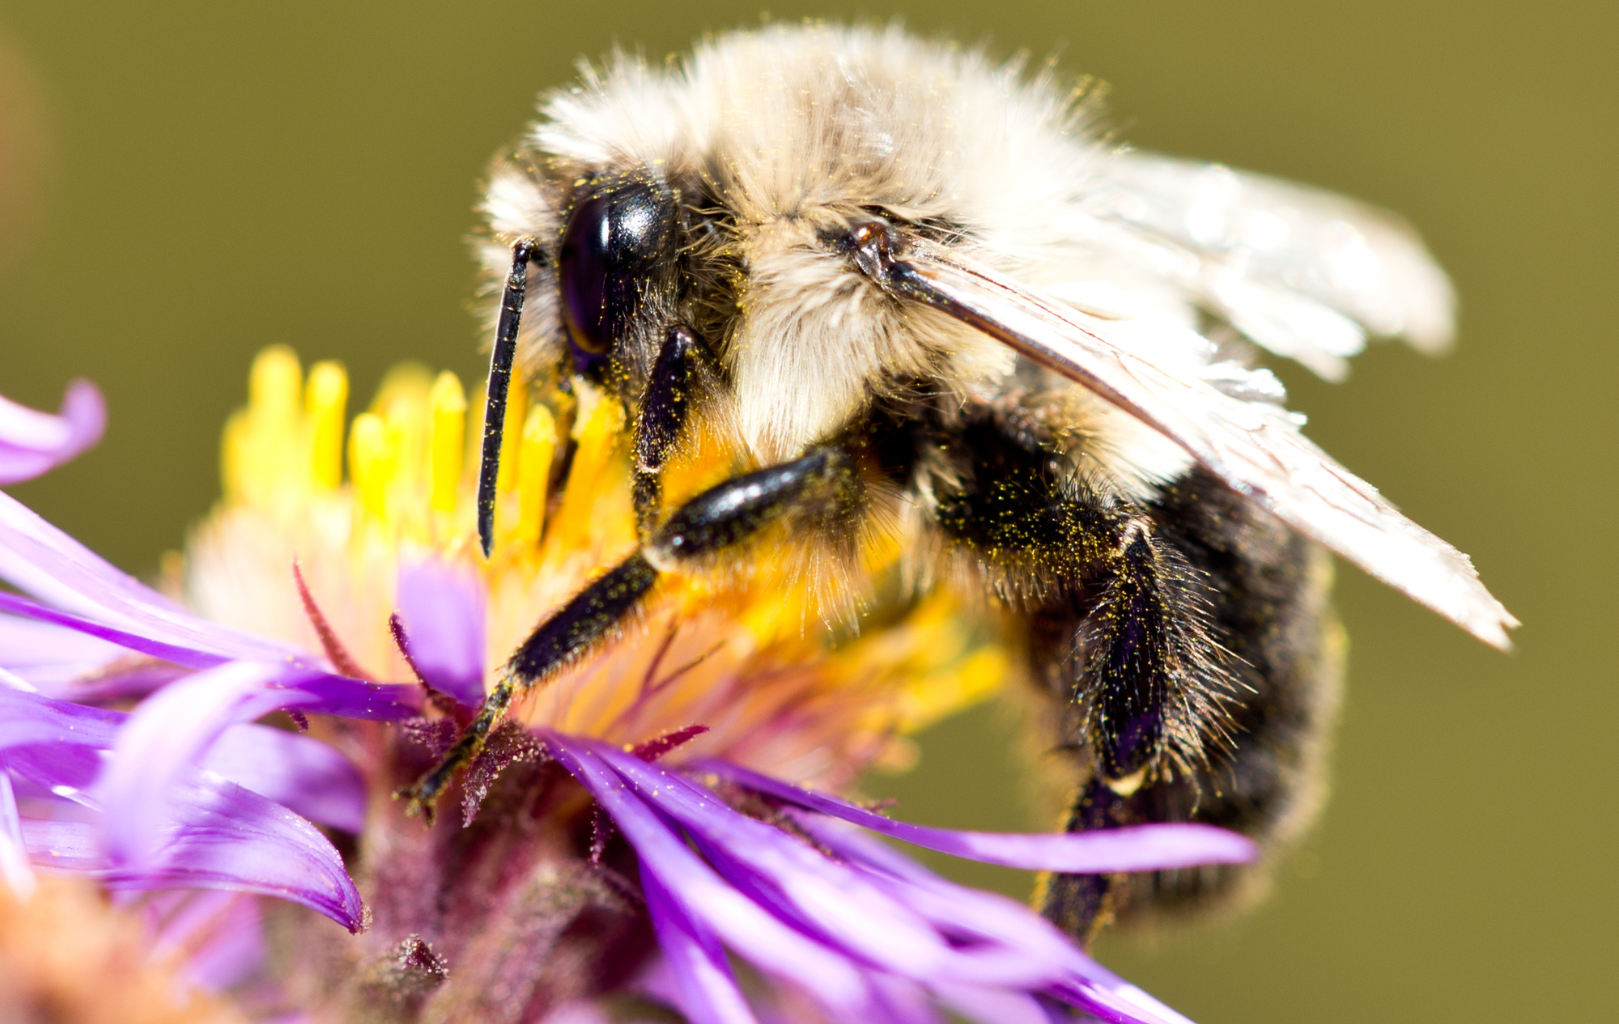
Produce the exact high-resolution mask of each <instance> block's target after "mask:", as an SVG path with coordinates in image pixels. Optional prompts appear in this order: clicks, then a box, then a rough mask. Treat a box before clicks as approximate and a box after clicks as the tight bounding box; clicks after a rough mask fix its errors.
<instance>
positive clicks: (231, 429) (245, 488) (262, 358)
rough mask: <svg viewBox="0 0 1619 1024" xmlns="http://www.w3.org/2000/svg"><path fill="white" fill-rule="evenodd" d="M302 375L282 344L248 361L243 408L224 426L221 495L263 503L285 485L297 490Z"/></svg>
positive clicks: (299, 482) (299, 485)
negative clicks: (249, 365) (223, 493)
mask: <svg viewBox="0 0 1619 1024" xmlns="http://www.w3.org/2000/svg"><path fill="white" fill-rule="evenodd" d="M302 390H303V372H302V371H301V370H300V369H299V367H298V357H297V355H296V354H294V353H293V351H292V349H290V348H287V347H286V346H285V345H272V346H271V347H269V348H267V349H265V350H264V351H262V352H260V353H259V354H258V357H257V358H256V359H254V360H253V369H252V371H251V372H250V374H249V376H248V385H247V393H248V404H247V408H246V409H244V410H241V411H240V412H238V413H236V415H234V416H232V417H231V418H230V420H229V421H227V422H226V424H225V444H224V458H223V459H222V461H221V466H220V469H221V474H222V476H223V477H224V482H225V493H226V494H229V495H232V496H233V497H235V498H236V499H237V500H240V501H255V502H257V501H266V500H269V499H271V498H273V497H274V496H275V495H277V494H279V493H283V492H284V491H285V489H286V488H287V487H288V486H289V485H291V486H293V487H301V485H302V483H303V480H302V475H301V473H300V472H299V470H301V469H302V467H301V466H299V465H298V453H299V450H300V447H301V444H300V442H301V441H302V435H301V433H300V429H299V428H300V426H301V423H300V418H299V408H298V407H299V393H300V392H301V391H302Z"/></svg>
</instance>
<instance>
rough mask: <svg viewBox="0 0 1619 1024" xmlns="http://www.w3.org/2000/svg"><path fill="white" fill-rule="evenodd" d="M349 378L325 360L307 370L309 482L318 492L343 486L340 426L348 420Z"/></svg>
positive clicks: (305, 398) (306, 405)
mask: <svg viewBox="0 0 1619 1024" xmlns="http://www.w3.org/2000/svg"><path fill="white" fill-rule="evenodd" d="M348 402H349V375H348V373H347V372H346V371H344V369H343V364H342V363H339V362H337V361H335V360H331V359H328V360H325V361H323V362H319V363H316V364H315V365H314V366H311V367H310V368H309V383H308V384H306V385H305V386H304V423H305V426H306V429H307V430H308V431H309V479H310V483H311V484H312V485H313V486H314V487H315V488H316V489H317V490H327V491H335V490H336V489H337V488H338V486H339V485H340V484H341V483H342V482H343V422H344V420H346V419H347V418H348Z"/></svg>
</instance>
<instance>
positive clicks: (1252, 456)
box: [856, 242, 1518, 649]
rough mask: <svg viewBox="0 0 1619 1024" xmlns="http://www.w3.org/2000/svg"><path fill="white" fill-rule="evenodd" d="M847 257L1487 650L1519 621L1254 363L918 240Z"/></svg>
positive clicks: (1463, 560) (1502, 643)
mask: <svg viewBox="0 0 1619 1024" xmlns="http://www.w3.org/2000/svg"><path fill="white" fill-rule="evenodd" d="M856 259H857V262H858V263H859V265H860V266H861V267H862V269H863V270H865V272H866V273H868V274H870V275H871V276H872V277H874V278H875V279H876V280H878V281H879V282H880V283H882V284H883V285H884V286H885V287H887V288H888V289H889V290H890V291H892V292H894V293H896V294H898V295H900V296H902V297H905V298H910V299H916V300H920V301H923V302H926V303H928V304H929V305H931V306H934V307H936V308H938V309H940V310H943V311H944V312H946V313H948V314H949V315H951V316H953V317H955V318H956V319H959V320H962V321H964V322H966V323H969V324H971V325H973V326H975V327H977V328H978V329H980V330H982V331H984V332H985V333H987V334H990V335H992V336H993V337H996V338H998V339H1000V340H1001V341H1003V342H1005V343H1007V344H1008V345H1010V346H1012V347H1013V348H1015V349H1017V350H1018V351H1019V352H1020V353H1022V354H1023V355H1024V356H1026V357H1028V358H1029V359H1032V360H1034V361H1035V362H1037V363H1040V364H1041V365H1044V366H1046V367H1048V368H1050V369H1052V370H1054V371H1056V372H1057V373H1060V374H1062V375H1063V376H1065V377H1068V378H1069V379H1071V380H1074V381H1077V382H1078V383H1080V384H1083V385H1085V386H1086V387H1088V388H1090V389H1092V390H1093V391H1096V392H1097V393H1098V394H1100V395H1102V396H1103V397H1105V398H1107V399H1108V400H1110V401H1112V402H1114V403H1116V404H1117V405H1119V406H1120V407H1122V408H1124V409H1126V410H1129V411H1130V412H1131V413H1133V414H1135V415H1136V416H1138V417H1140V418H1141V419H1142V420H1144V421H1145V422H1147V423H1148V424H1150V425H1152V426H1153V427H1155V428H1156V429H1158V430H1159V431H1161V432H1162V433H1164V434H1165V435H1167V436H1168V437H1170V438H1173V439H1174V440H1175V441H1177V442H1178V443H1180V444H1181V445H1182V446H1183V447H1185V448H1186V450H1187V451H1189V452H1191V454H1192V455H1193V456H1194V457H1196V458H1197V460H1198V461H1199V462H1201V463H1202V464H1203V465H1204V466H1207V467H1208V468H1209V469H1210V470H1212V471H1213V472H1214V473H1216V474H1218V475H1219V476H1220V477H1221V478H1222V479H1223V480H1225V482H1226V483H1228V484H1229V485H1230V486H1232V487H1233V488H1236V489H1237V490H1239V491H1241V492H1243V493H1246V494H1249V495H1252V496H1253V497H1254V498H1255V499H1257V500H1258V501H1260V502H1261V503H1262V504H1263V505H1265V507H1267V508H1269V509H1270V510H1271V511H1272V512H1274V513H1275V514H1276V515H1277V516H1279V517H1280V518H1281V519H1283V520H1284V521H1286V522H1287V523H1289V524H1291V525H1292V526H1293V527H1295V528H1296V529H1298V530H1300V531H1302V532H1303V533H1305V534H1308V535H1309V536H1311V537H1314V538H1315V539H1316V540H1318V541H1320V542H1321V543H1323V544H1325V545H1327V546H1328V547H1330V548H1332V549H1333V550H1334V551H1337V552H1338V553H1339V554H1341V555H1343V556H1344V557H1345V558H1348V559H1349V560H1350V561H1352V562H1354V563H1355V564H1357V565H1359V566H1360V567H1361V568H1363V569H1365V570H1366V571H1367V572H1369V573H1371V574H1372V575H1373V576H1376V577H1377V578H1378V579H1381V580H1383V581H1384V582H1386V583H1388V584H1390V585H1391V586H1394V587H1397V588H1399V589H1400V590H1403V591H1405V592H1406V593H1407V594H1409V595H1410V596H1411V597H1413V598H1415V599H1416V600H1418V601H1420V602H1422V603H1423V604H1425V605H1427V606H1428V607H1430V608H1432V609H1433V610H1435V611H1437V612H1439V613H1440V614H1441V615H1444V616H1445V617H1446V618H1449V619H1451V620H1453V621H1454V622H1456V623H1457V624H1458V625H1460V626H1461V627H1462V628H1464V629H1466V630H1467V631H1468V632H1470V633H1472V634H1473V635H1474V636H1477V637H1478V638H1479V639H1481V640H1484V641H1485V642H1486V643H1490V644H1493V645H1494V646H1496V647H1500V648H1503V649H1505V648H1507V647H1509V646H1510V641H1509V640H1508V639H1507V633H1506V631H1507V629H1509V628H1511V627H1514V626H1516V625H1517V624H1518V622H1517V620H1516V619H1514V618H1513V617H1512V615H1511V614H1510V613H1509V612H1508V611H1507V610H1506V609H1505V608H1504V607H1502V605H1501V603H1500V602H1499V601H1497V600H1496V599H1495V598H1494V597H1493V596H1491V594H1490V592H1489V591H1488V590H1486V589H1485V588H1484V585H1483V584H1482V583H1481V582H1479V578H1478V574H1477V573H1476V572H1475V571H1474V569H1473V564H1472V562H1470V561H1469V560H1468V558H1467V556H1466V555H1464V554H1462V553H1461V552H1460V551H1457V550H1456V549H1455V548H1453V547H1451V546H1450V545H1449V544H1446V543H1445V542H1444V541H1442V540H1440V539H1439V538H1438V537H1436V536H1434V535H1433V534H1431V533H1429V532H1428V531H1427V530H1424V529H1423V528H1422V527H1420V526H1418V525H1417V524H1416V523H1413V522H1412V521H1411V520H1409V519H1407V518H1406V517H1405V516H1403V515H1401V514H1400V512H1399V510H1398V509H1396V508H1395V507H1394V506H1393V505H1391V504H1389V502H1388V501H1387V500H1386V499H1384V498H1383V496H1382V495H1380V494H1379V493H1378V492H1377V489H1376V488H1374V487H1372V485H1370V484H1368V483H1366V482H1365V481H1364V480H1361V479H1359V478H1358V477H1356V476H1355V475H1354V474H1353V473H1351V472H1349V471H1348V470H1347V469H1345V468H1344V467H1342V466H1340V465H1338V463H1336V462H1334V461H1333V460H1332V458H1331V456H1329V455H1327V453H1326V452H1324V451H1322V450H1321V449H1320V448H1318V447H1316V446H1315V445H1314V444H1312V443H1311V442H1310V441H1309V440H1308V439H1307V438H1305V437H1304V435H1303V434H1301V433H1299V429H1298V427H1299V422H1300V420H1299V417H1297V416H1295V415H1293V414H1291V413H1289V412H1288V411H1287V410H1285V409H1283V408H1282V407H1280V406H1278V405H1275V404H1273V403H1272V402H1270V401H1266V400H1264V398H1263V397H1259V398H1255V397H1251V396H1256V395H1257V396H1263V395H1266V394H1267V393H1269V394H1274V393H1275V389H1274V388H1273V387H1271V386H1269V382H1268V380H1267V378H1268V374H1265V372H1264V371H1258V374H1257V375H1254V376H1245V375H1251V374H1254V371H1248V370H1244V369H1243V368H1241V367H1238V366H1235V365H1232V364H1228V363H1210V362H1209V361H1208V360H1207V358H1206V353H1207V351H1208V349H1209V347H1210V346H1209V345H1208V343H1207V342H1206V341H1204V340H1203V339H1201V338H1200V337H1199V336H1198V335H1196V334H1193V333H1192V332H1190V331H1186V330H1183V329H1179V328H1176V327H1173V326H1168V325H1166V324H1165V323H1164V322H1162V321H1154V320H1138V321H1128V320H1108V319H1104V318H1101V317H1097V316H1092V315H1089V314H1087V313H1083V312H1080V311H1077V310H1075V309H1073V308H1072V307H1069V306H1066V305H1064V304H1063V303H1061V302H1059V301H1057V300H1055V299H1048V298H1045V297H1042V296H1041V295H1040V294H1038V293H1037V292H1035V291H1032V290H1030V289H1028V288H1025V287H1024V286H1022V285H1019V284H1017V283H1015V282H1012V281H1010V280H1008V279H1006V278H1004V277H1002V276H1001V275H999V274H997V273H995V272H994V271H991V270H987V269H985V268H982V267H976V266H972V265H969V264H966V263H964V262H963V261H961V260H959V259H957V258H955V257H951V256H946V255H945V254H944V253H942V252H939V251H935V250H933V249H932V248H930V247H926V246H923V245H922V244H920V243H918V244H917V245H915V246H914V247H913V248H912V249H911V251H909V252H907V253H906V254H905V255H904V256H903V257H902V258H896V257H894V256H892V255H891V254H890V253H888V251H887V249H886V244H884V243H881V242H878V243H877V244H874V245H871V246H868V247H867V248H866V249H865V250H864V251H863V252H860V253H858V254H857V256H856Z"/></svg>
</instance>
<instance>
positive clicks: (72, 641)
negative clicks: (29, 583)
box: [0, 615, 129, 692]
mask: <svg viewBox="0 0 1619 1024" xmlns="http://www.w3.org/2000/svg"><path fill="white" fill-rule="evenodd" d="M127 657H129V652H128V651H126V650H125V649H123V648H122V647H119V646H118V645H117V644H113V643H109V642H107V641H106V640H102V639H99V638H97V637H93V636H87V635H85V634H84V633H82V632H79V631H78V630H74V629H69V628H67V627H65V626H58V625H56V624H54V623H49V622H39V621H36V620H33V619H23V618H18V617H16V616H14V615H0V667H3V668H6V669H10V670H11V671H12V672H15V673H16V674H17V675H18V676H21V677H22V678H23V679H25V680H27V681H28V683H29V684H30V685H32V686H34V687H35V688H36V689H40V690H46V691H47V692H50V691H54V690H55V688H56V687H58V686H60V685H62V684H65V683H68V682H70V681H72V680H74V679H78V678H80V677H82V676H86V675H89V674H90V673H92V672H99V671H100V670H102V669H104V668H105V667H106V666H108V665H110V664H112V663H113V662H116V661H118V660H119V659H120V658H127Z"/></svg>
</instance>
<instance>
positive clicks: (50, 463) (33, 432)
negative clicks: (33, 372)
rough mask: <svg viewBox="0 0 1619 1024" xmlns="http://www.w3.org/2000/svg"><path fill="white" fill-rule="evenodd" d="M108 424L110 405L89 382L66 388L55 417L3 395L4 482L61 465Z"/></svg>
mask: <svg viewBox="0 0 1619 1024" xmlns="http://www.w3.org/2000/svg"><path fill="white" fill-rule="evenodd" d="M106 428H107V406H106V403H105V402H103V401H102V399H101V392H100V391H98V390H97V389H96V386H95V385H94V384H92V383H90V382H89V381H87V380H76V381H73V382H72V383H70V384H69V385H68V386H67V393H66V394H65V395H63V396H62V408H61V411H60V412H59V413H57V415H55V416H52V415H51V414H50V413H48V412H39V411H38V410H36V409H30V408H28V407H27V406H24V405H18V404H17V403H16V402H13V401H11V400H10V399H9V398H4V397H0V485H4V484H14V483H18V482H19V481H22V480H31V479H33V478H34V477H36V476H39V475H40V474H41V473H44V472H46V471H47V470H51V469H54V468H55V467H57V466H60V465H61V464H62V463H64V462H67V461H68V460H70V459H72V458H74V457H76V456H77V455H79V454H80V453H81V452H83V451H85V450H86V449H87V448H90V447H91V446H92V445H94V444H95V443H96V442H97V441H99V440H101V434H102V432H103V431H104V430H106Z"/></svg>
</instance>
